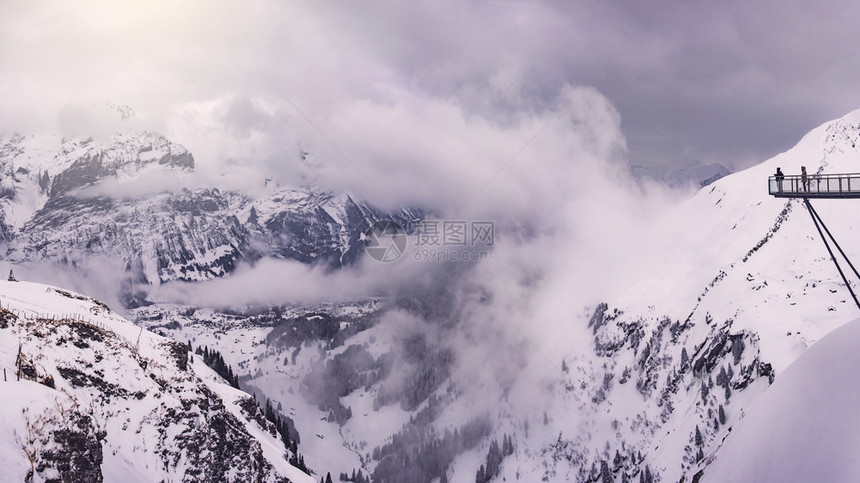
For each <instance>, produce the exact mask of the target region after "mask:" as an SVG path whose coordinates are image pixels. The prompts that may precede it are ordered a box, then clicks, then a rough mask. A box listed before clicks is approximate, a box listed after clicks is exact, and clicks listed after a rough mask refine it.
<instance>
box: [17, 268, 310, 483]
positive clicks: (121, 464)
mask: <svg viewBox="0 0 860 483" xmlns="http://www.w3.org/2000/svg"><path fill="white" fill-rule="evenodd" d="M0 307H2V308H0V366H2V369H3V370H4V380H3V381H2V382H0V384H2V386H0V387H2V391H0V448H2V449H3V451H2V454H0V461H2V463H1V464H2V466H3V474H4V478H8V479H9V480H10V481H21V480H25V479H26V478H28V477H34V478H36V480H35V481H43V480H46V479H51V478H54V479H60V480H63V481H101V480H102V478H104V479H105V480H107V481H119V480H123V481H170V480H202V481H214V480H219V481H278V480H285V479H287V478H288V479H290V480H291V481H309V482H312V481H315V479H314V478H312V477H310V476H308V475H306V474H305V473H303V472H301V471H299V470H298V469H296V468H294V467H293V466H291V465H290V464H289V463H288V462H287V461H286V457H287V456H288V454H289V452H288V451H287V450H286V449H285V448H284V444H283V443H282V442H281V440H280V439H278V438H276V437H275V436H274V434H273V433H271V432H270V430H271V428H268V427H265V428H264V427H262V426H261V423H260V422H259V420H260V419H261V418H259V415H258V414H256V411H257V406H256V404H254V403H253V401H252V399H250V398H249V396H248V395H247V394H246V393H243V392H241V391H239V390H236V389H233V388H232V387H229V386H228V385H227V384H225V383H224V381H223V380H222V379H220V377H218V376H217V375H216V374H215V373H214V372H212V370H210V369H209V368H208V367H206V366H205V365H203V363H202V361H200V358H193V357H192V358H191V360H189V351H188V347H187V346H186V345H184V344H180V343H177V342H175V341H171V340H169V339H165V338H163V337H160V336H157V335H155V334H152V333H150V332H148V331H146V330H143V329H141V328H140V327H137V326H135V325H134V324H132V323H130V322H128V321H126V320H124V319H122V318H121V317H119V316H118V315H116V314H114V313H113V312H111V311H110V309H108V307H107V306H105V305H104V304H102V303H101V302H98V301H96V300H94V299H91V298H89V297H86V296H83V295H79V294H76V293H73V292H69V291H65V290H62V289H58V288H54V287H49V286H46V285H41V284H34V283H27V282H0ZM19 373H20V379H19ZM28 475H29V476H28Z"/></svg>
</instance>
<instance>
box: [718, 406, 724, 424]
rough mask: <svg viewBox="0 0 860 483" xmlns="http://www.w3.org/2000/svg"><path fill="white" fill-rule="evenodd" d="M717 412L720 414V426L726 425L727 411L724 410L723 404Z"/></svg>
mask: <svg viewBox="0 0 860 483" xmlns="http://www.w3.org/2000/svg"><path fill="white" fill-rule="evenodd" d="M717 412H718V413H719V421H720V424H726V411H725V410H724V409H723V405H722V404H720V408H719V410H718V411H717Z"/></svg>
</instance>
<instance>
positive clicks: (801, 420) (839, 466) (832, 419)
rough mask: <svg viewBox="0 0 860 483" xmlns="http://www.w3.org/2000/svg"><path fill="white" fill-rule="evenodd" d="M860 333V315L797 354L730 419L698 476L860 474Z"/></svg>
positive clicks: (827, 477) (836, 477)
mask: <svg viewBox="0 0 860 483" xmlns="http://www.w3.org/2000/svg"><path fill="white" fill-rule="evenodd" d="M858 341H860V319H858V320H855V321H853V322H851V323H849V324H846V325H844V326H842V327H840V328H838V329H836V330H834V331H833V332H831V333H830V334H828V335H826V336H825V337H823V338H822V339H821V340H819V341H818V342H816V343H815V344H813V345H812V347H810V348H809V349H808V350H807V351H806V352H804V353H803V354H802V355H801V356H800V357H798V358H797V360H796V361H794V362H793V363H792V364H791V365H790V366H789V367H788V368H787V369H786V370H785V372H784V373H782V375H780V376H779V377H778V378H777V379H776V381H775V382H774V383H773V385H772V386H771V387H770V388H769V389H768V390H767V391H765V393H764V394H763V395H762V396H761V397H760V398H759V399H758V400H757V401H756V402H755V403H754V404H753V405H752V406H751V407H750V408H749V410H748V411H747V412H746V415H745V416H744V417H743V418H742V419H741V420H740V421H739V423H738V424H737V425H736V426H735V429H734V431H732V433H731V434H730V435H729V436H728V438H726V441H725V443H724V444H723V447H722V449H721V450H720V451H719V452H718V453H717V455H716V460H715V461H714V462H713V463H712V464H711V465H710V466H709V467H707V468H705V472H704V478H703V480H702V481H704V482H720V483H722V482H747V481H756V482H762V483H764V482H784V481H828V482H852V481H857V475H860V459H858V458H857V455H858V454H860V410H858V404H860V378H858V375H857V368H858V367H860V351H858V350H857V344H858Z"/></svg>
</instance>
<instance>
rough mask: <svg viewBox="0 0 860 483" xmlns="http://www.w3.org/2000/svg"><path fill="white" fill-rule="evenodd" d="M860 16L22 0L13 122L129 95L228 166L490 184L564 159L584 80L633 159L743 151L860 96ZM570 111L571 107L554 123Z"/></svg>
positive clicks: (655, 8) (9, 106)
mask: <svg viewBox="0 0 860 483" xmlns="http://www.w3.org/2000/svg"><path fill="white" fill-rule="evenodd" d="M858 17H860V4H858V5H855V4H853V3H852V2H843V1H838V2H836V1H826V2H816V3H815V4H814V5H813V4H812V3H811V2H787V1H781V2H735V1H727V2H702V1H663V2H648V3H643V2H621V1H617V2H606V1H579V2H526V1H524V2H515V1H461V2H454V1H448V0H441V1H439V0H434V1H413V2H397V1H390V0H383V1H377V2H304V3H299V2H275V1H269V2H266V1H260V2H226V1H188V2H174V1H152V2H136V3H134V4H125V3H124V2H111V1H106V0H102V1H95V0H90V1H85V2H75V3H70V2H62V3H60V2H51V3H48V2H4V3H3V5H2V6H0V102H2V105H3V109H2V114H0V131H25V132H26V131H27V130H32V129H63V130H65V129H68V128H69V126H74V127H75V129H76V131H80V128H81V127H84V128H86V127H87V126H89V124H91V123H96V124H97V123H98V122H99V121H98V115H92V114H91V113H90V114H86V113H85V112H84V111H87V110H88V109H90V108H91V106H92V105H93V103H98V102H103V101H111V102H115V103H120V104H127V105H130V106H132V107H133V108H134V109H135V111H136V112H137V113H138V115H139V120H138V121H137V122H138V124H140V125H143V126H146V127H151V128H154V129H158V130H161V131H164V132H166V133H167V134H168V135H170V136H171V137H172V138H173V139H174V140H175V141H177V142H180V143H182V144H185V145H186V146H188V147H189V148H190V149H191V150H192V151H193V152H194V153H195V155H196V157H197V159H198V164H199V165H200V166H201V168H202V169H204V170H205V169H206V168H207V167H209V169H210V170H211V171H212V173H215V172H216V171H218V170H220V169H222V168H223V167H224V166H234V167H235V166H242V165H247V164H249V163H253V164H254V165H255V166H259V167H261V168H260V169H261V170H263V171H265V170H271V169H272V168H275V169H276V170H279V171H280V172H282V173H283V174H284V176H285V177H287V178H295V177H298V176H300V175H301V176H305V177H306V176H309V174H308V173H307V172H306V169H307V167H306V166H304V165H303V164H302V163H301V162H299V161H298V160H297V157H298V154H297V153H298V152H299V151H300V150H302V149H303V150H308V151H313V152H315V154H317V155H318V156H317V157H318V158H319V159H320V160H321V161H322V162H324V163H326V162H327V163H330V164H331V166H330V169H329V171H328V172H326V171H325V169H323V172H324V175H326V176H328V178H329V179H328V181H331V182H332V183H333V184H335V185H337V184H338V183H341V184H343V185H344V187H347V188H353V189H355V186H352V185H351V184H350V183H355V182H356V180H358V181H357V182H358V183H359V184H362V185H364V188H366V189H367V190H369V191H385V192H386V193H392V194H391V196H393V197H394V198H397V197H400V196H405V197H409V196H410V195H415V192H416V186H418V185H420V184H422V180H428V179H429V180H430V181H432V182H435V183H436V184H432V186H435V187H439V186H447V185H451V184H454V185H457V184H458V182H459V181H462V184H463V186H459V185H458V189H459V190H460V191H458V193H459V195H460V196H461V197H462V198H465V199H470V197H473V196H474V194H475V193H476V192H477V191H479V190H480V187H481V186H483V184H484V181H485V180H487V179H492V178H494V176H497V175H498V173H499V172H502V174H508V170H509V167H508V165H510V166H515V165H518V164H521V165H525V166H531V168H530V169H531V170H534V169H536V168H535V167H536V166H537V168H541V166H540V165H538V164H537V163H540V162H542V157H544V156H548V155H557V154H558V153H559V152H560V151H559V149H563V147H562V148H559V147H558V145H556V147H554V148H547V149H550V150H549V151H542V150H541V148H540V147H539V146H535V147H534V151H533V152H530V150H531V148H530V147H529V145H530V144H532V143H533V142H534V141H533V137H534V135H535V134H537V133H540V134H539V135H538V138H540V137H542V136H545V135H546V136H556V137H555V138H553V139H555V140H558V139H560V137H564V129H565V128H568V127H572V128H574V129H575V128H576V126H578V125H579V124H577V123H579V122H580V121H581V119H580V120H577V119H576V118H577V116H578V115H580V114H582V113H584V112H586V111H587V110H588V109H589V107H588V106H591V107H594V106H595V105H598V104H601V102H603V100H593V101H594V102H586V103H585V104H584V105H583V104H581V103H580V101H577V102H575V103H573V104H571V101H570V99H571V97H570V95H569V93H570V92H571V89H574V90H576V89H582V88H583V87H584V88H587V89H586V90H585V91H587V92H591V93H592V94H593V96H594V97H600V96H601V95H602V96H605V99H606V100H608V102H609V104H610V105H609V106H608V107H607V106H603V107H606V108H607V109H608V111H607V112H608V113H609V114H607V115H608V116H609V118H612V117H613V116H615V115H617V116H618V119H620V135H621V136H623V138H622V139H621V144H624V140H625V139H626V147H627V151H626V154H624V153H623V154H621V155H619V157H620V158H623V159H624V160H625V161H626V162H629V163H631V164H643V165H649V166H653V165H659V164H673V165H678V166H682V165H689V164H696V163H699V162H701V163H710V162H719V163H723V164H726V165H734V166H735V167H745V166H748V165H749V164H751V163H753V162H756V161H761V160H764V159H766V158H768V157H770V156H772V155H774V154H777V153H779V152H781V151H784V150H786V149H788V148H789V147H791V146H792V145H793V144H794V143H795V142H796V141H797V140H798V139H799V138H800V136H802V135H803V134H804V133H806V132H807V131H809V130H810V129H812V128H813V127H815V126H817V125H818V124H820V123H822V122H824V121H827V120H830V119H833V118H836V117H839V116H841V115H843V114H845V113H847V112H849V111H851V110H854V109H855V108H858V107H860V89H858V88H857V87H858V86H860V48H858V46H860V33H858V32H860V29H857V28H856V26H855V25H854V22H853V19H856V18H858ZM577 92H580V93H581V92H584V91H582V90H579V91H577ZM574 97H576V96H574ZM580 97H581V96H580ZM580 100H581V99H580ZM571 109H578V110H579V113H571V112H569V111H570V110H571ZM602 109H603V108H601V110H602ZM613 110H614V112H612V111H613ZM559 112H564V113H565V115H564V116H558V113H559ZM601 112H602V111H601ZM604 114H606V113H601V114H599V115H598V117H600V118H601V119H602V120H603V121H605V120H606V119H609V118H607V117H606V115H604ZM601 116H602V117H601ZM558 117H564V118H565V119H566V120H567V121H569V122H571V123H573V124H564V123H562V124H561V125H560V126H552V127H555V128H556V129H555V131H552V130H549V131H546V133H544V131H543V130H542V129H543V128H544V127H545V126H547V125H550V124H552V125H554V124H556V123H557V121H556V119H557V118H558ZM603 121H600V122H603ZM613 122H614V121H613ZM611 123H612V122H610V124H611ZM102 127H103V126H102ZM92 129H93V130H96V126H93V128H92ZM618 134H619V133H615V132H613V133H610V135H612V136H616V135H618ZM560 143H561V144H564V142H562V141H560ZM469 144H472V146H467V145H469ZM523 146H526V147H529V148H528V149H525V150H523V151H522V152H520V149H521V148H522V147H523ZM622 151H623V149H622ZM553 153H554V154H553ZM613 153H616V151H613ZM592 154H593V153H592ZM616 154H617V153H616ZM478 158H482V159H484V158H485V159H484V160H483V161H481V160H478ZM521 168H522V169H523V170H524V171H523V173H525V172H526V171H527V170H525V168H524V167H521ZM568 168H570V166H564V165H556V164H553V163H549V164H547V165H546V167H545V168H544V169H546V170H551V169H568ZM434 170H447V171H454V170H460V171H462V172H463V173H464V174H463V175H462V176H459V177H457V180H452V179H453V178H454V177H453V176H451V175H448V176H447V177H446V176H436V173H435V172H434ZM500 170H501V171H500ZM337 173H339V177H338V174H337ZM517 174H518V172H517V171H516V170H515V169H514V170H512V171H511V173H510V175H511V176H514V175H517ZM520 174H522V173H520ZM386 176H390V177H391V178H392V179H399V180H402V183H401V189H400V190H397V189H394V190H392V189H390V186H389V185H390V184H391V183H390V180H386V179H385V178H386ZM482 180H484V181H482ZM532 181H534V182H536V183H538V182H542V181H543V180H542V178H541V177H539V176H538V177H534V178H533V179H532ZM526 182H528V180H526ZM493 183H495V181H493ZM403 184H406V185H407V186H410V187H408V188H404V187H403V186H402V185H403ZM502 187H504V186H502ZM507 188H510V187H507ZM434 189H436V188H434ZM359 191H360V190H359ZM417 192H418V194H417V195H416V196H417V197H418V200H419V201H421V200H422V199H423V198H422V197H421V190H420V188H419V189H417ZM428 196H429V195H428ZM445 196H449V197H450V196H453V195H452V194H451V193H445ZM425 201H426V200H425Z"/></svg>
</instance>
